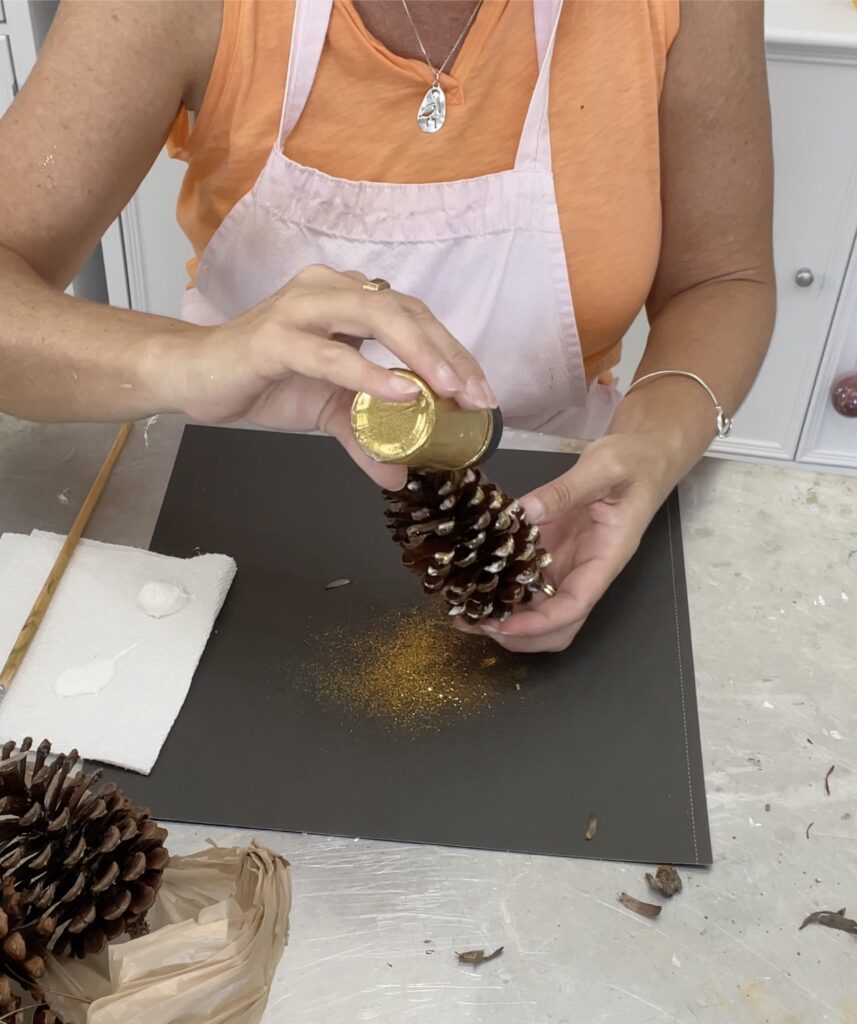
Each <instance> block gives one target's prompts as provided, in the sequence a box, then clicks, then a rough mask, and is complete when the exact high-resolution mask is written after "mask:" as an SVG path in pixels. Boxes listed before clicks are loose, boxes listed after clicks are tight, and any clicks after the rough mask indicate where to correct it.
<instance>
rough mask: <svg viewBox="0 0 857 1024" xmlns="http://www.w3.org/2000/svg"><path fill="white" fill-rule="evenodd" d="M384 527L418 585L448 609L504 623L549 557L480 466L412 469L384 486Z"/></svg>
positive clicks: (536, 587)
mask: <svg viewBox="0 0 857 1024" xmlns="http://www.w3.org/2000/svg"><path fill="white" fill-rule="evenodd" d="M384 495H385V497H386V498H387V500H388V502H389V506H388V508H387V511H386V513H385V514H386V516H387V526H388V528H389V529H390V530H391V531H392V534H393V539H394V540H395V541H396V542H397V543H398V544H400V545H401V547H402V548H403V550H404V554H403V557H402V561H403V562H404V564H405V566H407V568H408V569H410V570H411V571H412V572H414V573H416V574H417V575H419V576H421V577H422V583H423V589H424V590H425V591H426V592H427V593H429V594H434V593H438V592H440V593H442V594H443V597H444V599H445V601H446V603H447V604H448V605H449V611H448V614H449V615H451V616H453V617H455V616H463V617H464V618H465V619H466V620H468V621H469V622H479V621H481V620H483V619H488V618H492V619H496V620H498V621H500V622H503V621H504V620H505V619H507V618H508V617H509V616H510V615H511V614H512V611H513V609H514V608H515V606H516V605H519V604H523V603H524V602H526V601H530V600H531V599H532V597H533V595H534V594H537V593H538V592H539V591H545V592H546V593H552V592H553V588H552V587H551V586H550V584H549V583H548V582H547V581H546V580H545V577H544V574H543V570H544V569H545V568H547V566H548V565H550V563H551V556H550V555H549V554H548V553H547V552H546V551H545V550H544V549H543V548H541V547H539V539H540V537H539V529H538V527H537V526H535V525H533V524H531V523H528V522H527V520H526V517H525V516H524V512H523V509H522V508H521V506H520V505H519V504H518V503H517V502H516V501H514V500H513V499H512V498H510V497H509V496H508V495H507V494H504V492H503V491H502V490H501V489H500V488H499V487H497V486H496V484H493V483H490V482H489V481H488V480H487V479H486V477H485V475H484V474H483V473H482V471H481V470H477V469H461V470H453V471H448V472H446V471H444V472H434V471H426V470H411V471H410V473H409V475H408V482H407V485H406V487H405V489H404V490H403V491H385V492H384Z"/></svg>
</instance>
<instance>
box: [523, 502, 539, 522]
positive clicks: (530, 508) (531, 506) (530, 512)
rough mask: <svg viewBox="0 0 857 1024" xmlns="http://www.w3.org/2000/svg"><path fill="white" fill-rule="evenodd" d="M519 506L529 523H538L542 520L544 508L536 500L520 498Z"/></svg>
mask: <svg viewBox="0 0 857 1024" xmlns="http://www.w3.org/2000/svg"><path fill="white" fill-rule="evenodd" d="M520 505H521V508H522V509H523V510H524V515H525V516H526V517H527V519H528V520H529V521H530V522H531V523H540V522H541V521H542V520H543V519H544V517H545V507H544V505H543V504H542V503H541V502H540V501H539V499H538V498H522V499H521V502H520Z"/></svg>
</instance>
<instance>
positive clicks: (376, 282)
mask: <svg viewBox="0 0 857 1024" xmlns="http://www.w3.org/2000/svg"><path fill="white" fill-rule="evenodd" d="M361 287H362V288H363V291H365V292H385V291H387V289H388V288H389V287H390V282H389V281H385V280H384V278H383V277H373V278H372V280H371V281H367V282H366V283H365V284H364V285H362V286H361Z"/></svg>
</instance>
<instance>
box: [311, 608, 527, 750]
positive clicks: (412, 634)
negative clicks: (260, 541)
mask: <svg viewBox="0 0 857 1024" xmlns="http://www.w3.org/2000/svg"><path fill="white" fill-rule="evenodd" d="M316 648H317V650H318V651H319V652H320V655H321V658H320V662H319V663H317V664H316V665H314V666H313V668H312V671H310V672H308V673H307V675H306V678H307V684H308V685H310V686H312V689H313V694H314V696H315V697H316V698H317V699H318V700H320V701H322V702H324V703H328V704H332V705H335V706H336V707H338V708H339V709H340V710H342V711H346V712H348V713H349V714H350V715H352V716H354V717H368V718H372V719H376V720H380V721H386V722H387V723H388V724H389V725H390V726H392V727H396V728H399V729H404V730H407V731H411V732H419V731H423V730H426V729H437V728H441V727H442V726H443V725H444V723H447V722H450V721H452V720H454V719H456V718H460V717H461V716H463V715H468V716H469V715H473V714H478V713H485V712H487V711H490V709H491V708H492V707H494V706H496V705H497V704H498V703H499V702H500V701H508V700H516V699H518V700H519V699H522V697H523V695H524V692H525V689H526V684H527V679H528V677H529V676H530V675H531V672H530V670H529V667H528V666H529V665H530V664H531V663H532V661H533V660H534V658H533V656H532V655H519V654H510V653H509V652H507V651H505V650H503V649H502V648H500V647H498V646H497V645H496V644H495V643H493V641H490V640H482V639H480V638H479V637H473V636H470V635H467V634H464V633H460V632H459V631H458V630H457V629H455V628H454V627H453V626H452V624H451V622H450V620H449V619H448V618H446V617H445V616H443V615H441V616H440V617H438V615H437V614H436V613H432V612H431V611H428V610H426V609H425V608H419V607H416V608H405V609H402V610H400V611H396V612H393V613H386V614H385V615H384V616H383V617H382V618H380V619H379V620H378V621H377V622H376V623H375V625H374V626H373V627H372V629H371V630H370V631H368V632H366V633H361V634H359V635H357V634H355V633H352V632H349V631H347V630H346V629H345V628H344V627H338V628H335V629H330V630H327V631H325V632H323V633H322V634H320V635H319V636H318V637H317V642H316Z"/></svg>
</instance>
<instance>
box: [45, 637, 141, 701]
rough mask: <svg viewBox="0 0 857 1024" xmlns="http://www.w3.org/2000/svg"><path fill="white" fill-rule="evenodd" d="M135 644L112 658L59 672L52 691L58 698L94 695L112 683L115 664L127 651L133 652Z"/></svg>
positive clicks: (94, 659)
mask: <svg viewBox="0 0 857 1024" xmlns="http://www.w3.org/2000/svg"><path fill="white" fill-rule="evenodd" d="M135 646H136V644H134V645H132V646H131V647H126V648H125V650H124V651H120V652H119V653H118V654H115V655H114V656H113V657H112V658H93V659H92V661H87V662H86V663H85V664H83V665H73V666H72V667H71V668H67V669H66V670H65V671H64V672H61V673H60V675H59V677H58V679H57V681H56V682H55V683H54V690H55V691H56V694H57V696H58V697H80V696H82V695H83V694H94V693H98V692H99V691H101V690H103V689H104V687H105V686H107V685H108V683H110V682H112V680H113V676H114V675H115V674H116V662H117V661H119V659H120V658H122V657H124V656H125V655H126V654H127V653H128V652H129V651H133V650H134V647H135Z"/></svg>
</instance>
